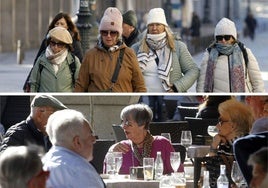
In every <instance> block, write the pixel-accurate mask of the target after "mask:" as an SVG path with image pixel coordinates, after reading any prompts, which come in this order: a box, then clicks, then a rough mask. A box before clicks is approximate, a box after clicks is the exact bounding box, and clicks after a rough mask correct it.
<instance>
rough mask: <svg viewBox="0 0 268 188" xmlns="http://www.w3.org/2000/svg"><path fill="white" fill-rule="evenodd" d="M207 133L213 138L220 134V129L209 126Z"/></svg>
mask: <svg viewBox="0 0 268 188" xmlns="http://www.w3.org/2000/svg"><path fill="white" fill-rule="evenodd" d="M207 131H208V134H209V135H210V136H211V137H214V136H215V135H216V134H218V129H217V127H216V126H215V125H209V126H208V129H207Z"/></svg>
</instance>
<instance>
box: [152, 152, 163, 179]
mask: <svg viewBox="0 0 268 188" xmlns="http://www.w3.org/2000/svg"><path fill="white" fill-rule="evenodd" d="M154 171H155V179H156V180H159V179H160V178H161V176H162V175H163V171H164V164H163V159H162V156H161V152H160V151H158V152H157V153H156V159H155V165H154Z"/></svg>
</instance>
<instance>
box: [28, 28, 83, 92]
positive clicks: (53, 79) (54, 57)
mask: <svg viewBox="0 0 268 188" xmlns="http://www.w3.org/2000/svg"><path fill="white" fill-rule="evenodd" d="M72 42H73V40H72V37H71V35H70V33H69V31H68V30H67V29H65V28H63V27H55V28H53V29H52V30H50V31H49V33H48V39H47V48H46V50H45V52H44V53H43V54H42V55H41V56H40V57H39V58H38V59H37V62H36V64H35V65H34V67H33V70H32V72H31V76H30V83H31V90H30V91H31V92H72V91H73V89H74V85H75V80H76V79H77V77H78V73H79V69H80V61H79V59H78V58H77V57H76V56H75V55H73V54H72V53H71V51H72Z"/></svg>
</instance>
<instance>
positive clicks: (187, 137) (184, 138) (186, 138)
mask: <svg viewBox="0 0 268 188" xmlns="http://www.w3.org/2000/svg"><path fill="white" fill-rule="evenodd" d="M181 145H183V146H184V147H185V148H186V150H188V147H189V146H190V145H192V133H191V131H182V132H181Z"/></svg>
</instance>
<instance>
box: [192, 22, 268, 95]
mask: <svg viewBox="0 0 268 188" xmlns="http://www.w3.org/2000/svg"><path fill="white" fill-rule="evenodd" d="M214 38H215V40H214V42H213V43H212V44H211V45H210V46H209V47H208V48H207V49H206V51H205V53H204V56H203V60H202V63H201V66H200V76H199V78H198V81H197V86H196V91H197V92H247V93H248V92H264V82H263V79H262V76H261V72H260V69H259V65H258V62H257V60H256V58H255V56H254V55H253V53H252V52H251V50H250V49H249V48H246V47H245V46H244V44H243V43H241V42H240V41H238V39H237V30H236V27H235V23H234V22H233V21H231V20H229V19H227V18H222V19H221V20H220V21H219V22H218V23H217V25H216V27H215V32H214Z"/></svg>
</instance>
